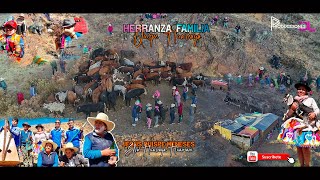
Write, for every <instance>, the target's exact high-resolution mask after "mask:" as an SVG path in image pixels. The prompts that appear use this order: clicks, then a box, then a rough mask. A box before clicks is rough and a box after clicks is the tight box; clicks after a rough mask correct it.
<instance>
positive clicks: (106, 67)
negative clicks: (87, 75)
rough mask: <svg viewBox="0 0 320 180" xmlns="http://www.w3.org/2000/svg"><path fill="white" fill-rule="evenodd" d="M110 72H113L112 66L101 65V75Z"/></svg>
mask: <svg viewBox="0 0 320 180" xmlns="http://www.w3.org/2000/svg"><path fill="white" fill-rule="evenodd" d="M110 72H111V68H110V67H108V66H105V67H101V68H100V70H99V75H100V76H103V75H106V74H109V73H110Z"/></svg>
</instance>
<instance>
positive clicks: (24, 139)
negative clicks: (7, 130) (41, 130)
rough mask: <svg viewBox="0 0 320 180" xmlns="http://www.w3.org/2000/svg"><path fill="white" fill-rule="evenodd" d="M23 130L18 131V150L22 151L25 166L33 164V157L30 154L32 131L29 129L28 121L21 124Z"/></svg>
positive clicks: (32, 140)
mask: <svg viewBox="0 0 320 180" xmlns="http://www.w3.org/2000/svg"><path fill="white" fill-rule="evenodd" d="M22 126H23V130H21V132H20V150H21V152H22V157H21V158H22V159H23V165H24V166H25V167H28V166H29V167H31V166H33V158H32V156H31V152H32V147H33V146H32V144H33V142H34V135H33V132H32V131H31V130H30V127H31V126H30V125H29V123H27V122H25V123H23V124H22Z"/></svg>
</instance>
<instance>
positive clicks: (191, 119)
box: [189, 104, 197, 125]
mask: <svg viewBox="0 0 320 180" xmlns="http://www.w3.org/2000/svg"><path fill="white" fill-rule="evenodd" d="M196 109H197V105H196V104H191V105H190V109H189V117H190V121H189V125H191V124H192V123H193V121H194V114H195V113H196Z"/></svg>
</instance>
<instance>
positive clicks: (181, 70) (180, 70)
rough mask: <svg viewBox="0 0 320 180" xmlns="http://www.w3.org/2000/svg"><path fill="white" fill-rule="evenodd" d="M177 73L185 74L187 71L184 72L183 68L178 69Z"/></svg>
mask: <svg viewBox="0 0 320 180" xmlns="http://www.w3.org/2000/svg"><path fill="white" fill-rule="evenodd" d="M176 72H177V73H178V74H183V73H185V71H184V70H183V69H181V68H178V67H177V68H176Z"/></svg>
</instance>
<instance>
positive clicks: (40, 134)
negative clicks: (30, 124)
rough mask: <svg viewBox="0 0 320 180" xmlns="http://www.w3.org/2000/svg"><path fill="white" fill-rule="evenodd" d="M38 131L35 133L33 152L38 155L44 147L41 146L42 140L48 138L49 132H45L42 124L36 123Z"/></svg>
mask: <svg viewBox="0 0 320 180" xmlns="http://www.w3.org/2000/svg"><path fill="white" fill-rule="evenodd" d="M36 129H37V132H36V133H35V134H34V142H33V144H34V148H33V152H34V154H35V155H38V154H39V153H40V152H41V151H42V150H44V147H43V146H41V144H42V142H43V141H45V140H47V139H48V136H47V134H46V133H45V132H44V127H43V125H42V124H38V125H36Z"/></svg>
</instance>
